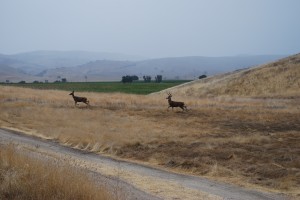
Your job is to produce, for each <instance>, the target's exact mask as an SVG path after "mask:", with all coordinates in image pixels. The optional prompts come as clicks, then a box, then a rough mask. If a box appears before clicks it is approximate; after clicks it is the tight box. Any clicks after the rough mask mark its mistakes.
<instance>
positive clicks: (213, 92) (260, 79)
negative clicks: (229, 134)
mask: <svg viewBox="0 0 300 200" xmlns="http://www.w3.org/2000/svg"><path fill="white" fill-rule="evenodd" d="M299 88H300V54H296V55H293V56H290V57H287V58H284V59H281V60H278V61H276V62H272V63H268V64H264V65H260V66H256V67H253V68H248V69H243V70H237V71H234V72H231V73H225V74H221V75H216V76H212V77H208V78H205V79H200V80H196V81H193V82H190V83H187V84H183V85H180V86H177V87H173V88H171V89H168V90H167V91H170V92H172V93H174V94H175V93H176V94H177V95H182V96H195V97H213V96H257V97H292V96H300V89H299ZM167 91H161V92H160V93H165V92H167Z"/></svg>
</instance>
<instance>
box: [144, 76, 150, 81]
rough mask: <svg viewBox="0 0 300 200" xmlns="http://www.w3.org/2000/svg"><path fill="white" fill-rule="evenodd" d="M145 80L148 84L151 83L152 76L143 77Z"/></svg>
mask: <svg viewBox="0 0 300 200" xmlns="http://www.w3.org/2000/svg"><path fill="white" fill-rule="evenodd" d="M143 79H144V81H145V82H146V83H148V82H151V76H143Z"/></svg>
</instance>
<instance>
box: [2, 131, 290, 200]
mask: <svg viewBox="0 0 300 200" xmlns="http://www.w3.org/2000/svg"><path fill="white" fill-rule="evenodd" d="M0 143H1V144H8V143H14V144H16V146H17V147H18V148H19V149H22V152H27V153H28V154H30V155H32V156H37V157H43V158H46V157H47V159H56V160H57V161H59V162H68V163H69V164H71V165H73V166H76V167H79V168H81V169H83V170H86V171H87V172H88V174H90V175H92V177H93V178H94V179H97V180H98V181H99V182H102V183H103V180H105V181H104V182H105V183H108V184H106V185H109V186H110V187H114V188H115V191H119V190H122V192H125V193H126V195H125V196H124V195H123V197H121V199H122V198H124V197H125V199H149V200H152V199H153V200H156V199H243V200H248V199H249V200H261V199H266V200H268V199H270V200H271V199H275V200H276V199H288V198H286V197H284V196H282V195H279V194H271V193H265V192H259V191H255V190H249V189H244V188H240V187H237V186H233V185H229V184H224V183H218V182H214V181H211V180H208V179H205V178H201V177H195V176H189V175H182V174H176V173H172V172H168V171H164V170H160V169H156V168H152V167H149V166H144V165H140V164H136V163H131V162H127V161H120V160H115V159H112V158H109V157H106V156H102V155H98V154H95V153H90V152H84V151H81V150H76V149H72V148H69V147H65V146H62V145H60V144H58V143H57V142H55V141H50V140H43V139H40V138H36V137H33V136H28V135H24V134H22V133H18V132H14V131H9V130H4V129H0ZM116 193H117V192H116ZM117 195H118V194H117ZM121 196H122V195H121Z"/></svg>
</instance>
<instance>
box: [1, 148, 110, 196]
mask: <svg viewBox="0 0 300 200" xmlns="http://www.w3.org/2000/svg"><path fill="white" fill-rule="evenodd" d="M0 199H20V200H21V199H22V200H26V199H28V200H35V199H36V200H40V199H45V200H47V199H49V200H50V199H70V200H71V199H77V200H81V199H82V200H89V199H90V200H94V199H99V200H106V199H107V200H108V199H111V197H110V195H109V193H107V192H106V191H105V189H104V188H100V187H98V186H97V185H95V184H94V183H93V181H91V180H89V177H87V176H86V175H85V174H83V173H81V172H80V171H78V170H75V169H73V170H72V169H71V168H70V167H69V166H65V165H63V164H53V163H50V162H48V161H45V160H43V161H42V160H38V159H34V158H32V157H28V156H26V155H24V154H21V153H18V151H17V150H16V149H15V147H14V146H13V145H10V146H8V147H4V146H0Z"/></svg>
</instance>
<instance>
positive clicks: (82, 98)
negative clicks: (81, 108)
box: [69, 91, 90, 106]
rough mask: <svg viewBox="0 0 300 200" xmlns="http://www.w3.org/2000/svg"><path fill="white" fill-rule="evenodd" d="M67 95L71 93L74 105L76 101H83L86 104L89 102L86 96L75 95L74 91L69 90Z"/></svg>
mask: <svg viewBox="0 0 300 200" xmlns="http://www.w3.org/2000/svg"><path fill="white" fill-rule="evenodd" d="M69 95H72V97H73V99H74V101H75V106H76V105H77V102H83V103H85V104H86V105H90V104H89V103H90V102H89V100H87V98H86V97H77V96H75V95H74V91H73V92H71V93H70V94H69Z"/></svg>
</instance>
